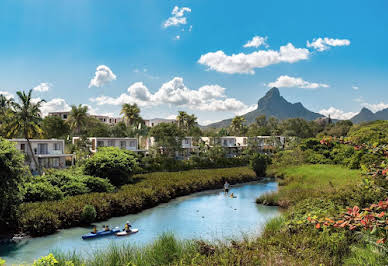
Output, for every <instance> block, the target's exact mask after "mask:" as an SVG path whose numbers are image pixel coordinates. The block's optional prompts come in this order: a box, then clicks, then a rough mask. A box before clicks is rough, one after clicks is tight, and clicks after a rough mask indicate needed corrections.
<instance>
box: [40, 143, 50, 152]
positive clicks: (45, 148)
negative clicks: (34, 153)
mask: <svg viewBox="0 0 388 266" xmlns="http://www.w3.org/2000/svg"><path fill="white" fill-rule="evenodd" d="M38 154H48V145H47V143H39V144H38Z"/></svg>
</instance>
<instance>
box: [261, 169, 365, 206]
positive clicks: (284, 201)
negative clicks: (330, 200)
mask: <svg viewBox="0 0 388 266" xmlns="http://www.w3.org/2000/svg"><path fill="white" fill-rule="evenodd" d="M268 173H269V174H270V175H273V176H276V177H279V179H280V180H279V192H278V193H276V194H272V195H265V196H263V199H265V198H266V199H267V202H268V201H270V198H275V200H273V201H277V202H278V204H279V205H280V206H283V207H288V206H290V205H293V204H295V203H297V202H299V201H301V200H303V199H306V198H319V197H325V195H328V194H329V195H332V194H335V193H336V192H338V191H340V190H344V189H347V188H348V187H349V186H351V185H353V184H355V183H358V182H359V181H361V180H362V177H361V171H360V170H351V169H348V168H344V167H341V166H337V165H327V164H326V165H325V164H313V165H311V164H308V165H298V166H290V167H287V168H270V169H269V170H268ZM259 202H260V201H259Z"/></svg>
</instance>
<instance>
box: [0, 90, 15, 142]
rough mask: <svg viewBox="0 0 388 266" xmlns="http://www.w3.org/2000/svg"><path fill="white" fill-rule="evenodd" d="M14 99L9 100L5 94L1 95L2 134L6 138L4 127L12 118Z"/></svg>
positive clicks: (0, 131)
mask: <svg viewBox="0 0 388 266" xmlns="http://www.w3.org/2000/svg"><path fill="white" fill-rule="evenodd" d="M12 101H13V99H7V97H5V96H4V95H3V94H0V134H1V135H2V136H5V130H4V127H5V125H6V123H7V121H8V120H9V118H10V111H11V102H12Z"/></svg>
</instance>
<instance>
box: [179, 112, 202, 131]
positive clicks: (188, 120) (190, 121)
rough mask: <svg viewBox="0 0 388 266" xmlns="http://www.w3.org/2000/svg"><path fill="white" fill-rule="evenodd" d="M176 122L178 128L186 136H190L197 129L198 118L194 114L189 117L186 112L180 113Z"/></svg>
mask: <svg viewBox="0 0 388 266" xmlns="http://www.w3.org/2000/svg"><path fill="white" fill-rule="evenodd" d="M176 120H177V123H178V127H179V128H180V129H181V130H182V131H183V132H185V133H186V134H190V133H191V132H192V131H193V129H195V128H196V127H197V117H196V116H195V115H194V114H192V115H189V114H188V113H186V112H184V111H179V114H178V116H177V117H176ZM194 131H195V130H194ZM190 135H191V134H190Z"/></svg>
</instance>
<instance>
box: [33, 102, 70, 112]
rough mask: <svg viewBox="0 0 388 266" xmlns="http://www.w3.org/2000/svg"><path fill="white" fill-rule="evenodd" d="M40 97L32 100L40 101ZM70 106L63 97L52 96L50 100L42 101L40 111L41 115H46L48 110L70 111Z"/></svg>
mask: <svg viewBox="0 0 388 266" xmlns="http://www.w3.org/2000/svg"><path fill="white" fill-rule="evenodd" d="M40 100H41V99H40V98H33V99H32V101H33V102H38V101H40ZM70 109H71V107H70V105H69V104H67V103H66V101H65V100H64V99H61V98H54V99H52V100H50V101H47V102H44V103H42V107H41V112H42V115H43V116H46V115H47V114H48V113H50V112H62V111H70Z"/></svg>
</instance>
